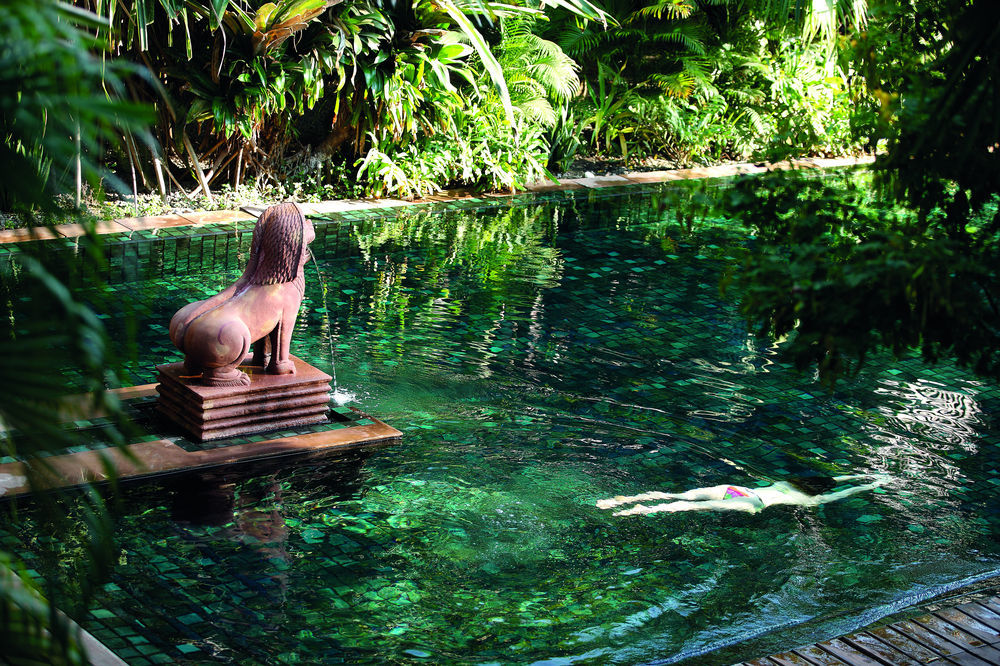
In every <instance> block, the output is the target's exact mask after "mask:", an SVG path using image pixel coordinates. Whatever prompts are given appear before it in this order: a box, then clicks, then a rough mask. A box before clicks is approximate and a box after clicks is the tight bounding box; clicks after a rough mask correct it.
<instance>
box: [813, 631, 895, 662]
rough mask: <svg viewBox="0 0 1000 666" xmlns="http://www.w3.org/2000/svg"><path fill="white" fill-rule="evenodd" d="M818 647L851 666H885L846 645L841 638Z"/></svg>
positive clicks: (818, 644)
mask: <svg viewBox="0 0 1000 666" xmlns="http://www.w3.org/2000/svg"><path fill="white" fill-rule="evenodd" d="M816 645H817V646H819V647H820V648H822V649H823V650H826V651H827V652H829V653H830V654H832V655H833V656H835V657H837V659H840V660H841V661H843V662H844V663H847V664H850V666H885V665H884V664H883V663H882V662H881V661H878V660H877V659H873V658H872V657H870V656H868V655H867V654H865V653H864V652H862V651H860V650H858V649H857V648H855V647H854V646H853V645H851V644H849V643H846V642H845V641H843V640H841V639H839V638H834V639H832V640H829V641H823V642H821V643H817V644H816Z"/></svg>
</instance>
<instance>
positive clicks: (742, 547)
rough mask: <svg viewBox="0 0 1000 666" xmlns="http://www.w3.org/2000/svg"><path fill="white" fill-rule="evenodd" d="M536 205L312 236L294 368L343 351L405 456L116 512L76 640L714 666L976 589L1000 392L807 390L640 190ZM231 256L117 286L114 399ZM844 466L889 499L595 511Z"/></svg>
mask: <svg viewBox="0 0 1000 666" xmlns="http://www.w3.org/2000/svg"><path fill="white" fill-rule="evenodd" d="M560 196H562V195H560ZM557 203H558V205H555V204H552V203H545V202H542V203H525V202H521V203H513V204H510V203H504V204H495V205H493V206H492V207H491V208H488V209H487V210H485V211H473V212H469V211H462V210H449V209H443V208H436V209H430V210H425V211H424V212H420V211H410V212H406V213H404V214H402V215H399V216H395V217H388V216H386V217H381V216H372V217H367V218H364V219H360V220H353V221H351V222H334V223H329V224H324V223H323V222H321V221H317V223H316V230H317V240H316V241H315V242H314V243H313V245H312V248H313V250H314V251H315V253H316V259H317V262H318V264H319V267H320V270H321V272H322V274H323V275H324V276H325V280H326V281H325V283H324V284H323V285H322V286H321V285H319V284H315V283H310V284H309V285H308V286H307V293H306V299H305V300H304V302H303V310H302V312H301V314H300V318H299V326H300V331H298V332H297V334H298V337H297V338H296V339H295V341H294V342H293V346H294V347H293V351H294V352H295V353H296V354H298V355H300V356H302V357H304V358H306V359H307V360H309V361H310V362H312V363H314V364H315V365H317V366H319V367H321V368H322V367H326V366H329V365H330V364H331V363H332V362H333V361H334V356H335V360H336V364H337V373H338V383H339V388H340V390H341V391H344V392H345V393H350V394H352V395H353V400H354V402H353V404H356V405H358V406H360V407H362V408H365V409H368V410H370V411H372V412H373V413H374V414H375V415H377V416H378V417H380V418H382V419H384V420H386V421H387V422H389V423H391V424H392V425H394V426H396V427H397V428H400V429H401V430H403V431H404V439H403V441H402V443H401V444H399V445H398V446H395V447H391V448H387V449H383V450H379V451H376V452H373V453H372V454H371V457H370V458H368V459H367V460H364V461H362V462H358V463H355V464H354V465H353V467H351V466H347V467H344V466H342V465H340V464H338V463H323V462H322V461H298V462H296V463H294V464H293V463H291V462H282V463H281V464H280V465H278V466H277V467H276V468H274V469H269V470H263V471H260V472H255V473H252V474H249V475H243V476H240V477H238V478H235V479H226V480H224V482H220V484H221V485H220V484H217V485H209V486H208V487H207V488H203V489H202V490H197V489H195V490H190V489H189V490H184V491H182V490H177V489H170V488H162V487H157V486H145V487H143V488H136V489H134V490H132V491H131V492H130V495H129V497H128V503H127V505H128V507H129V508H128V510H127V511H125V512H124V513H123V515H122V516H121V517H120V518H119V525H120V529H119V533H120V537H121V540H122V543H123V547H124V549H125V553H126V557H125V558H124V561H125V562H126V563H125V564H124V565H122V566H121V567H119V568H118V570H117V572H116V574H115V579H114V580H115V586H114V588H109V590H108V591H107V592H106V593H105V594H104V595H103V596H102V598H101V599H100V603H101V604H102V608H104V609H107V610H108V611H109V612H110V613H111V614H112V615H113V617H114V618H116V619H115V620H107V621H97V620H95V622H94V624H93V626H92V627H89V628H91V629H92V630H93V631H94V632H95V633H96V634H97V635H98V636H99V637H101V638H108V637H110V638H114V637H115V636H117V635H118V634H116V633H115V631H117V629H118V628H119V627H120V623H124V624H127V626H129V627H132V628H133V630H134V631H135V632H137V633H138V634H140V635H141V636H142V637H143V639H144V640H146V641H148V642H149V643H150V644H151V645H153V646H154V647H155V649H156V650H158V651H159V652H160V653H162V654H164V655H167V656H169V657H170V658H171V659H174V660H175V661H184V660H187V661H189V662H191V663H205V662H213V661H217V662H234V663H293V662H296V661H298V662H304V663H320V662H324V661H327V662H333V661H338V660H346V661H351V662H355V663H410V662H416V661H429V662H432V663H442V662H444V663H447V662H457V663H491V662H501V663H532V662H535V661H540V662H546V663H639V662H647V661H655V660H665V661H676V660H683V659H686V658H693V659H695V662H696V663H732V662H736V661H740V660H742V659H747V658H750V657H753V656H759V655H760V654H762V653H766V652H768V651H774V650H778V649H785V648H788V647H789V646H791V645H794V644H799V643H804V642H808V641H812V640H816V639H818V638H822V637H825V636H828V635H831V634H835V633H838V632H842V631H846V630H848V629H851V628H853V627H854V626H856V625H857V624H858V623H859V622H862V621H865V620H868V619H875V617H876V616H878V614H879V613H883V614H884V613H887V612H891V610H893V609H895V608H896V607H898V606H899V605H900V604H904V603H911V602H913V601H915V600H918V599H920V598H924V597H927V596H929V595H932V594H934V593H935V592H937V591H940V590H944V589H946V588H948V587H949V586H953V585H955V584H957V583H958V582H961V581H964V580H968V579H970V578H972V577H976V576H980V575H983V574H984V573H988V572H993V571H996V570H997V569H998V568H1000V567H998V564H997V554H998V553H997V546H996V540H995V537H996V535H997V533H998V532H1000V524H998V516H1000V506H998V500H997V495H998V493H997V492H996V489H997V487H998V485H1000V472H998V469H1000V447H998V443H1000V437H998V433H997V432H996V430H995V423H993V422H991V421H990V419H989V416H988V415H989V413H990V411H989V409H988V408H987V407H986V406H985V405H987V404H988V403H990V401H992V404H997V400H998V398H1000V395H998V391H997V389H996V388H994V387H992V386H989V385H984V384H980V383H977V382H975V381H972V380H970V378H969V377H968V376H967V375H965V374H964V373H962V372H961V371H959V370H956V369H955V368H952V367H950V366H946V365H944V366H940V367H938V368H935V369H933V370H929V369H927V368H925V367H924V366H923V365H922V364H921V363H920V362H919V361H916V360H907V361H905V362H902V363H899V364H890V363H888V362H887V361H886V359H881V360H878V359H876V360H875V361H873V362H871V363H869V364H868V365H867V366H866V368H865V369H864V370H863V372H862V373H861V375H860V376H859V377H857V378H856V379H851V380H843V381H842V382H841V383H840V384H838V386H837V387H836V389H835V390H833V391H830V390H827V389H824V388H821V387H820V386H819V385H818V384H817V383H816V382H815V381H814V379H813V377H811V376H808V375H802V374H798V373H796V372H794V371H793V370H792V369H791V368H790V367H789V366H788V365H787V364H785V363H783V362H782V359H781V356H780V349H779V347H778V346H774V345H769V344H768V343H766V342H764V341H761V340H758V339H756V338H754V337H753V336H752V335H748V332H747V329H746V327H745V325H744V324H743V322H742V320H741V318H740V316H739V313H738V311H737V309H736V307H735V304H734V303H733V302H732V301H727V300H723V299H721V298H720V296H719V292H718V288H717V280H718V276H719V273H720V271H721V270H722V269H723V268H724V267H726V266H728V265H730V264H732V263H733V262H735V261H738V258H739V254H740V247H741V244H742V243H743V242H744V240H745V239H744V238H743V236H742V235H741V234H740V233H739V232H738V230H732V229H725V228H717V229H708V230H705V231H703V232H699V233H698V234H697V235H694V236H688V235H685V234H684V233H683V232H682V231H680V230H678V229H677V228H675V227H673V226H672V224H671V222H670V221H671V220H672V219H674V216H673V215H671V214H670V213H669V211H668V212H666V213H661V212H660V209H659V208H658V207H657V206H654V205H651V204H650V200H649V198H648V196H646V195H628V196H613V197H607V198H599V199H595V200H591V199H590V198H589V195H586V194H585V195H579V196H568V195H567V196H566V197H564V199H563V200H561V201H559V202H557ZM661 218H663V219H661ZM223 238H224V236H223V235H221V234H220V236H219V237H218V238H215V237H206V238H203V239H201V240H199V241H197V243H199V244H200V245H201V246H202V249H201V250H200V253H201V255H211V256H214V257H215V258H216V259H215V263H214V264H212V263H211V262H208V263H205V262H202V263H199V264H197V265H196V266H195V267H194V268H189V269H185V268H183V267H182V266H179V265H178V262H177V260H176V256H177V254H178V252H179V250H178V248H177V247H175V246H174V245H172V244H171V243H175V242H176V241H170V240H164V241H162V242H161V246H160V251H161V252H162V258H161V260H159V264H160V265H162V264H163V263H164V262H166V263H168V264H169V265H171V266H173V267H174V268H173V270H172V271H167V272H165V273H164V274H163V276H162V278H159V277H157V276H151V275H145V276H144V277H145V279H146V280H148V282H146V283H144V286H143V285H136V284H125V285H123V286H124V288H125V292H126V293H128V295H129V298H132V299H134V300H135V301H136V302H137V303H138V305H139V306H140V307H139V308H138V309H140V310H141V309H142V308H146V309H147V310H149V311H150V312H151V313H150V314H149V319H148V323H144V324H141V325H140V327H139V330H140V349H144V350H146V351H144V352H143V357H142V358H140V359H137V360H136V362H135V363H134V364H133V365H132V366H131V371H132V372H133V374H134V378H135V381H136V383H140V382H142V381H151V379H149V378H147V376H146V375H145V374H144V373H146V372H148V371H147V370H146V369H147V368H149V367H151V366H152V365H153V364H154V363H155V362H159V361H160V360H162V357H164V356H169V354H171V353H173V352H172V351H171V350H170V349H169V343H167V342H164V340H163V337H164V332H163V331H162V330H157V329H156V328H155V327H156V326H157V324H156V323H155V322H157V321H160V320H162V318H163V316H164V315H163V314H162V313H164V312H167V313H169V312H173V311H175V310H176V309H178V308H179V307H180V305H182V304H183V303H184V302H186V301H188V300H191V299H193V298H198V297H200V293H201V290H202V289H211V288H214V287H203V285H204V283H205V277H206V275H210V274H211V275H212V276H213V278H212V279H213V280H214V279H215V275H216V274H217V273H220V272H222V273H225V272H227V271H228V272H229V273H234V272H237V271H238V268H239V261H240V260H239V255H238V248H240V247H242V245H241V244H240V243H236V242H233V241H225V242H224V241H223V240H222V239H223ZM191 243H192V244H194V243H195V241H192V242H191ZM226 248H229V249H226ZM189 251H190V248H189ZM148 253H149V255H150V256H159V255H156V252H154V251H153V250H148ZM112 254H113V253H112ZM171 258H173V259H172V260H171ZM154 263H156V262H154ZM136 270H138V269H137V268H136V267H135V266H133V267H132V268H131V269H130V272H129V275H133V274H135V272H136ZM150 270H152V269H150ZM140 273H141V271H140ZM140 277H143V276H141V275H140ZM151 278H156V279H151ZM157 280H159V281H157ZM220 280H221V281H225V278H220ZM112 281H114V280H112ZM154 312H155V313H157V314H154ZM109 324H110V325H111V326H112V328H114V326H117V325H118V324H117V323H116V322H115V320H114V319H111V320H109ZM161 329H162V327H161ZM310 332H318V333H315V334H310ZM348 469H349V470H350V474H347V476H346V477H345V476H343V475H339V474H340V473H341V472H344V471H345V470H348ZM338 470H340V472H338ZM863 472H879V473H886V474H889V475H891V476H892V481H891V482H890V483H889V484H888V485H887V486H886V487H885V488H883V489H880V490H879V491H876V492H872V493H866V494H864V495H859V496H855V497H851V498H849V499H846V500H843V501H840V502H836V503H832V504H829V505H825V506H822V507H818V508H815V509H806V508H796V507H772V508H769V509H767V510H766V511H764V512H762V513H760V514H758V515H752V516H748V515H733V514H732V512H727V513H726V514H725V515H720V514H711V513H705V514H699V515H682V514H679V515H664V514H658V515H656V516H651V517H647V518H633V519H627V518H615V517H612V516H610V515H608V514H607V513H606V512H602V511H599V510H597V509H596V508H595V507H594V502H595V501H596V500H597V499H599V498H604V497H611V496H614V495H618V494H635V493H637V492H642V491H647V490H654V489H655V490H663V491H680V490H684V489H686V488H690V487H694V486H707V485H715V484H720V483H734V484H742V485H751V486H752V485H753V484H754V483H760V484H765V483H769V482H772V481H774V480H780V479H782V478H785V477H788V476H795V475H803V474H810V473H820V474H836V473H841V474H844V473H863ZM348 477H349V478H348ZM170 497H177V498H183V499H175V500H171V499H170ZM199 507H202V509H201V510H199ZM200 513H203V516H202V517H201V518H199V517H198V516H199V514H200ZM12 531H13V532H14V533H15V534H17V535H18V538H21V539H24V540H25V542H27V540H28V537H27V536H26V535H28V534H30V525H29V524H27V523H26V524H25V526H24V527H18V528H12ZM177 618H181V619H180V620H178V619H177ZM185 618H186V620H189V621H186V620H185ZM195 618H197V619H195ZM140 623H141V625H140ZM730 644H737V645H738V646H737V647H735V648H727V649H725V650H723V651H721V652H715V653H713V654H712V655H710V656H700V657H699V656H697V655H701V654H702V653H704V652H706V651H708V652H711V651H713V650H719V649H720V648H722V647H723V646H726V645H730ZM179 646H184V647H183V648H181V647H179ZM546 660H549V661H546Z"/></svg>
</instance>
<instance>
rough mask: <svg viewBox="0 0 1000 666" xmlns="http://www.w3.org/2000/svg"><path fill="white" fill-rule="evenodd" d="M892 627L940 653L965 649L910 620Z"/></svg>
mask: <svg viewBox="0 0 1000 666" xmlns="http://www.w3.org/2000/svg"><path fill="white" fill-rule="evenodd" d="M890 629H892V630H893V631H898V632H899V633H901V634H903V635H904V636H906V637H907V638H910V639H912V640H914V641H916V642H918V643H920V644H922V645H926V646H927V647H929V648H930V649H932V650H934V651H935V652H937V653H938V654H940V655H944V656H948V655H952V654H961V653H962V652H964V651H965V650H964V648H962V647H961V646H960V645H957V644H955V643H952V642H951V641H949V640H948V639H947V638H944V637H942V636H939V635H938V634H936V633H934V632H933V631H931V630H929V629H927V628H926V627H924V626H922V625H919V624H916V623H914V622H911V621H909V620H904V621H902V622H897V623H896V624H894V625H892V626H891V627H890Z"/></svg>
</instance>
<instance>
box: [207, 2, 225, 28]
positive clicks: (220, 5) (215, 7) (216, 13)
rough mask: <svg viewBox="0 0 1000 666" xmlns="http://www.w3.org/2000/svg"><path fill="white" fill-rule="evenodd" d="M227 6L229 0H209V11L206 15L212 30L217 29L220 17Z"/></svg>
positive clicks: (220, 20)
mask: <svg viewBox="0 0 1000 666" xmlns="http://www.w3.org/2000/svg"><path fill="white" fill-rule="evenodd" d="M228 6H229V0H210V2H209V9H210V10H211V13H210V14H209V17H208V25H209V27H210V28H211V29H212V30H218V29H219V26H220V25H221V23H222V17H223V16H224V15H225V13H226V8H227V7H228Z"/></svg>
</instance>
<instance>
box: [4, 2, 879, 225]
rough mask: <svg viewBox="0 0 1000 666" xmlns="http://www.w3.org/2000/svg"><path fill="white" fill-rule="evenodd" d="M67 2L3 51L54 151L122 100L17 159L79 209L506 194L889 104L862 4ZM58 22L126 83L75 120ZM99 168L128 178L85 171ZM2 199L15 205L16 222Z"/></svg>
mask: <svg viewBox="0 0 1000 666" xmlns="http://www.w3.org/2000/svg"><path fill="white" fill-rule="evenodd" d="M56 7H57V8H58V9H53V8H52V7H47V6H44V7H42V8H38V7H35V6H34V5H32V6H31V7H30V8H25V9H24V10H19V11H23V12H24V13H25V16H24V18H25V19H26V21H25V23H24V24H21V23H18V22H14V23H13V24H11V25H10V28H11V30H10V31H8V33H7V36H6V40H5V43H6V44H7V49H6V53H7V54H8V57H9V58H10V59H11V60H16V61H17V62H16V63H13V62H12V63H11V64H12V65H15V68H14V69H12V70H10V71H11V72H12V73H13V72H17V78H18V79H20V80H21V81H24V80H26V79H28V78H29V77H30V79H31V80H33V82H34V85H33V86H31V87H30V88H29V89H26V90H23V91H21V93H20V94H22V95H25V96H37V99H36V100H34V101H36V102H37V103H38V108H37V109H35V110H34V111H33V113H34V114H35V116H38V115H39V114H41V115H43V116H44V117H45V120H44V123H45V124H46V125H47V127H46V128H45V130H44V131H43V132H42V134H44V135H45V139H44V140H52V137H51V135H52V134H54V133H59V134H61V135H65V136H70V137H72V136H73V135H74V131H73V127H72V125H73V123H75V122H80V121H82V122H86V121H87V118H85V117H82V116H85V115H86V114H89V113H91V112H94V113H97V114H100V113H102V111H101V105H107V104H109V103H111V101H112V100H115V103H117V104H120V105H121V106H122V108H121V109H118V110H111V109H107V113H105V114H104V117H103V118H101V119H100V120H101V123H102V126H103V127H104V128H105V129H107V130H108V131H106V132H102V134H101V135H100V136H95V137H93V138H94V140H93V141H92V142H90V143H87V142H80V143H79V145H78V147H77V150H76V151H75V156H74V157H73V158H72V159H71V160H70V161H69V162H65V161H47V160H45V159H44V158H42V156H41V155H40V154H38V153H37V151H35V148H36V147H37V145H38V142H37V141H36V142H35V143H34V144H32V143H30V142H29V143H25V144H20V145H19V146H14V145H12V144H8V148H9V149H11V150H12V151H13V153H14V154H16V155H17V156H19V157H20V158H22V159H23V160H25V161H27V162H31V161H32V160H34V161H35V162H39V163H43V164H44V166H43V169H44V171H45V176H46V181H47V185H48V188H47V190H46V194H52V193H62V194H70V195H73V193H75V201H77V202H79V201H80V200H81V198H82V197H84V196H85V195H86V194H87V193H86V192H84V188H86V187H87V185H88V180H89V186H90V189H91V190H92V191H91V194H93V195H96V196H97V197H98V198H100V196H101V195H102V194H103V193H105V192H107V191H116V190H118V191H124V192H125V193H134V194H140V193H158V194H159V195H161V197H162V198H163V199H164V200H166V199H167V197H168V195H170V196H171V199H173V200H177V201H180V202H181V203H183V200H184V199H188V200H189V201H190V200H193V201H190V203H192V204H193V205H201V206H205V207H212V206H214V205H215V201H214V199H215V198H216V197H217V196H219V195H220V194H221V195H222V196H223V197H224V199H225V200H226V201H229V202H230V203H231V202H233V201H239V200H240V199H241V196H242V197H243V198H244V199H245V198H248V197H251V198H252V197H254V196H255V195H257V196H259V195H260V193H261V192H266V195H265V196H269V197H270V198H271V199H280V198H284V197H288V196H291V197H297V198H300V199H302V198H309V197H312V198H325V199H329V198H337V197H343V196H350V195H358V194H365V195H383V196H385V195H392V196H404V197H407V196H416V195H422V194H427V193H430V192H434V191H436V190H439V189H441V188H446V187H474V188H479V189H488V190H496V189H512V188H517V187H519V186H521V185H523V184H524V183H525V182H531V181H535V180H538V179H540V178H542V177H543V176H545V175H546V174H549V173H559V172H562V171H564V170H566V169H567V168H568V167H569V165H570V164H571V163H572V161H573V159H574V158H575V157H577V156H580V155H596V156H600V157H603V158H609V159H613V160H618V161H621V162H627V163H628V164H630V165H637V164H639V163H641V161H642V160H644V159H648V158H659V159H660V160H664V161H666V162H668V163H669V164H677V165H690V164H696V163H710V162H717V161H721V160H742V159H748V158H749V159H775V158H781V157H785V156H788V155H796V156H799V155H809V154H844V153H853V152H856V151H858V150H860V149H862V148H866V147H867V148H871V147H872V146H873V145H874V144H873V139H872V136H873V135H872V132H871V128H872V125H873V123H874V122H875V119H876V117H877V111H878V110H879V106H878V99H877V97H873V96H872V94H871V91H869V90H867V89H866V87H865V84H864V80H863V79H862V78H861V77H859V76H858V73H859V71H858V66H857V61H856V60H855V59H852V57H851V54H852V51H851V46H850V44H851V39H852V38H850V37H849V36H850V35H851V34H853V32H854V31H855V30H860V29H864V28H865V27H866V26H867V24H868V21H869V20H870V19H871V18H873V17H871V16H869V14H870V12H869V11H868V7H867V3H865V2H863V1H861V0H852V1H850V2H848V1H846V0H824V1H822V2H811V1H810V2H802V0H651V1H634V0H625V1H623V0H611V1H610V2H605V3H603V4H601V5H600V6H598V5H597V4H592V3H591V2H590V1H589V0H557V1H556V2H547V3H541V4H539V3H536V2H533V1H531V2H527V1H520V0H519V1H518V2H513V3H500V2H486V1H484V0H459V1H457V2H456V1H455V0H445V1H444V2H439V1H437V0H434V1H426V0H417V1H415V2H411V3H404V2H401V1H399V2H396V1H392V0H365V1H360V2H343V1H342V0H280V1H279V2H267V3H262V2H259V1H253V0H251V1H249V2H247V1H246V0H193V1H189V2H176V1H175V0H127V1H125V2H119V1H117V0H77V1H76V2H75V3H74V4H73V5H72V6H70V5H57V6H56ZM44 11H59V12H62V13H64V14H65V15H66V17H67V18H66V19H64V20H63V23H64V24H65V25H68V23H67V21H68V20H70V19H72V20H73V21H76V22H77V23H76V25H77V26H78V27H79V29H81V30H84V31H85V33H86V37H87V39H88V40H90V43H89V46H90V50H91V52H92V53H99V54H100V61H101V66H106V67H108V68H109V70H110V72H111V73H112V74H115V75H116V83H115V84H114V85H111V84H110V83H108V82H103V83H102V86H103V88H104V89H105V92H106V93H107V94H103V95H94V96H93V97H92V98H87V97H85V96H83V95H81V94H79V93H76V94H75V97H74V98H73V101H72V102H71V104H69V105H67V106H65V107H64V108H65V109H66V113H63V114H54V113H51V111H53V110H55V109H56V108H60V107H61V106H62V105H60V104H58V101H59V97H60V95H63V96H65V95H66V94H67V93H69V91H68V90H61V89H60V87H61V86H64V85H66V84H67V83H68V81H69V79H68V78H67V77H53V75H52V74H53V71H52V70H51V65H52V64H53V63H52V62H51V61H50V58H51V55H50V54H47V53H45V52H41V50H40V49H39V46H38V44H39V43H40V38H41V35H40V34H39V33H38V32H37V30H38V28H36V27H30V28H27V29H26V26H31V24H32V23H35V22H34V21H30V20H27V19H30V17H31V15H32V14H35V13H42V12H44ZM875 18H877V17H875ZM63 29H65V28H63ZM32 53H34V54H35V55H36V56H38V57H37V58H31V59H26V58H24V56H25V55H27V54H32ZM115 86H118V87H117V88H116V87H115ZM15 87H16V86H15ZM87 92H95V91H87ZM48 103H52V105H51V106H48V112H46V105H47V104H48ZM21 105H23V101H22V103H21ZM126 106H127V108H128V110H127V111H126ZM141 109H145V110H146V111H147V112H149V113H152V114H154V115H153V119H154V120H155V122H154V123H153V124H152V131H151V133H149V134H141V133H137V132H136V131H134V130H130V129H128V128H127V127H126V128H122V129H114V130H112V127H113V126H114V124H115V117H116V116H117V115H118V114H121V113H138V112H140V110H141ZM19 113H21V114H22V115H26V114H27V113H28V110H27V109H21V110H20V111H19ZM75 115H80V116H81V118H75V117H74V116H75ZM20 122H21V123H22V124H23V123H25V122H26V121H25V120H23V119H22V120H21V121H20ZM22 130H23V128H22ZM123 130H124V131H123ZM43 142H44V141H43ZM40 158H41V159H40ZM88 162H90V163H93V164H94V165H95V166H101V167H106V168H107V170H108V171H109V172H110V173H111V174H112V175H113V176H114V178H111V179H107V178H106V179H103V180H94V179H93V178H92V177H91V178H90V179H88V178H87V177H86V175H87V173H88V170H87V169H86V166H87V164H86V163H88ZM74 181H75V182H74ZM234 192H235V194H233V193H234ZM4 196H5V197H6V198H7V199H8V200H7V201H2V200H0V209H9V208H10V206H11V205H12V203H13V202H11V201H9V195H7V194H4ZM149 210H152V209H142V210H140V209H139V208H137V207H132V208H131V210H122V213H123V214H124V213H126V212H128V213H140V212H149Z"/></svg>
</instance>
